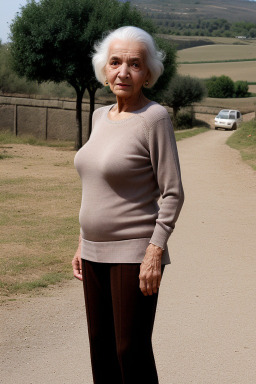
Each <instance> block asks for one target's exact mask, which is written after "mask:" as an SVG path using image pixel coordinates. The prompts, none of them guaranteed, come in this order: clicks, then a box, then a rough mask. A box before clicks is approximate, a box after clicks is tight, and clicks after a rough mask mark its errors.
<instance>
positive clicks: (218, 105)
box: [195, 97, 256, 114]
mask: <svg viewBox="0 0 256 384" xmlns="http://www.w3.org/2000/svg"><path fill="white" fill-rule="evenodd" d="M195 105H196V106H197V112H200V109H201V110H202V111H203V113H205V111H207V113H213V112H212V111H213V110H214V113H217V109H225V108H227V109H239V110H240V111H241V112H242V114H245V113H250V112H254V111H255V109H256V97H247V98H244V99H213V98H211V97H206V98H205V99H204V100H203V101H201V102H200V103H196V104H195Z"/></svg>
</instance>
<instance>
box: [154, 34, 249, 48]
mask: <svg viewBox="0 0 256 384" xmlns="http://www.w3.org/2000/svg"><path fill="white" fill-rule="evenodd" d="M159 36H161V37H163V38H165V39H167V40H177V41H179V40H180V41H183V40H186V41H197V40H206V41H209V42H212V43H214V44H227V45H239V46H241V45H255V44H256V41H255V40H254V39H248V40H247V39H237V38H235V37H213V36H176V35H166V34H160V35H159Z"/></svg>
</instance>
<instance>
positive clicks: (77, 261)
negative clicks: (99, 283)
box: [72, 235, 83, 280]
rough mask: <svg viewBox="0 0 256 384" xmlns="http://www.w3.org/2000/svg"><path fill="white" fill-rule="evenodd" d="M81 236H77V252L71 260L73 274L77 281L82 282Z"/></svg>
mask: <svg viewBox="0 0 256 384" xmlns="http://www.w3.org/2000/svg"><path fill="white" fill-rule="evenodd" d="M81 240H82V237H81V235H80V236H79V244H78V248H77V251H76V253H75V255H74V257H73V260H72V267H73V274H74V277H76V278H77V279H78V280H83V275H82V262H81Z"/></svg>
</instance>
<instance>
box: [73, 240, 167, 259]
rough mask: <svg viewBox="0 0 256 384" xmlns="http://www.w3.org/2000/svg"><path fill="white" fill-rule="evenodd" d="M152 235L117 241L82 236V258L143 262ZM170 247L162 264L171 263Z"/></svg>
mask: <svg viewBox="0 0 256 384" xmlns="http://www.w3.org/2000/svg"><path fill="white" fill-rule="evenodd" d="M149 241H150V237H142V238H138V239H126V240H116V241H90V240H87V239H84V238H82V247H81V258H82V259H85V260H89V261H94V262H97V263H141V262H142V260H143V258H144V256H145V253H146V249H147V247H148V245H149ZM170 263H171V261H170V256H169V251H168V247H167V246H166V248H165V250H164V251H163V254H162V259H161V264H165V265H166V264H170Z"/></svg>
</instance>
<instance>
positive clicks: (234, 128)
mask: <svg viewBox="0 0 256 384" xmlns="http://www.w3.org/2000/svg"><path fill="white" fill-rule="evenodd" d="M232 129H233V130H234V131H235V130H236V129H237V125H236V123H235V124H234V125H233V127H232Z"/></svg>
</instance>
